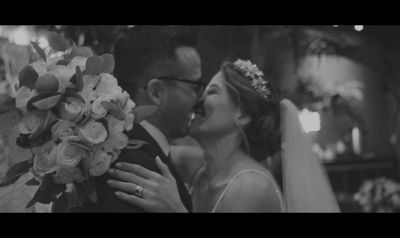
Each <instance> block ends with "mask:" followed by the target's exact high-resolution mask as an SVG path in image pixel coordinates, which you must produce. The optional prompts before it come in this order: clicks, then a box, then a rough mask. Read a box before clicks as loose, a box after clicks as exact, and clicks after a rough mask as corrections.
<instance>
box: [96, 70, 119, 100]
mask: <svg viewBox="0 0 400 238" xmlns="http://www.w3.org/2000/svg"><path fill="white" fill-rule="evenodd" d="M96 93H97V95H121V94H122V88H121V87H120V86H118V81H117V79H116V78H114V76H112V75H111V74H106V73H102V74H100V81H99V83H98V85H97V87H96Z"/></svg>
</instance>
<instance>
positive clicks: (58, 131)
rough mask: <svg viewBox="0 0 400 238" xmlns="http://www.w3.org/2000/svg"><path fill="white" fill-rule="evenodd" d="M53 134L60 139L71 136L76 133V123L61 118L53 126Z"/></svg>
mask: <svg viewBox="0 0 400 238" xmlns="http://www.w3.org/2000/svg"><path fill="white" fill-rule="evenodd" d="M51 132H52V133H53V135H54V136H55V137H56V138H57V139H60V140H65V139H68V138H71V137H73V136H76V135H75V130H74V123H72V122H70V121H66V120H59V121H58V122H57V123H56V124H54V125H53V127H52V128H51Z"/></svg>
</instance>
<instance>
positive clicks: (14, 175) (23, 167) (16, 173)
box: [0, 160, 33, 187]
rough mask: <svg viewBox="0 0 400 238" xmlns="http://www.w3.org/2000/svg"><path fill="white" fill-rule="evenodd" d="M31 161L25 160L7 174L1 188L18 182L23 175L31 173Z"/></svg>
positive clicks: (0, 185) (0, 184)
mask: <svg viewBox="0 0 400 238" xmlns="http://www.w3.org/2000/svg"><path fill="white" fill-rule="evenodd" d="M32 165H33V164H32V161H31V160H24V161H22V162H20V163H18V164H15V165H14V166H12V167H11V168H10V169H9V170H8V171H7V173H6V176H5V178H4V179H3V181H2V182H1V183H0V187H3V186H7V185H10V184H12V183H14V182H16V181H17V180H18V179H19V178H20V177H21V176H22V175H24V174H26V173H27V172H29V169H30V168H31V167H32Z"/></svg>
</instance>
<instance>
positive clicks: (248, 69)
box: [233, 59, 271, 99]
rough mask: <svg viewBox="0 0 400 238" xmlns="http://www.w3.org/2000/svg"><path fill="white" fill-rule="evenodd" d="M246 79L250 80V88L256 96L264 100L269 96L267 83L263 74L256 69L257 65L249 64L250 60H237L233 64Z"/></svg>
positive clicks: (269, 90) (269, 91)
mask: <svg viewBox="0 0 400 238" xmlns="http://www.w3.org/2000/svg"><path fill="white" fill-rule="evenodd" d="M233 64H234V65H235V67H237V68H238V69H239V70H240V71H241V72H242V73H243V74H244V75H245V76H246V77H248V78H251V86H252V87H253V89H254V90H255V91H256V93H257V94H258V95H260V96H261V97H263V98H265V99H269V97H270V96H271V88H270V86H269V82H268V81H266V80H265V79H264V73H263V72H262V71H261V70H259V69H258V67H257V65H255V64H253V63H251V61H250V60H241V59H238V60H236V61H235V62H234V63H233Z"/></svg>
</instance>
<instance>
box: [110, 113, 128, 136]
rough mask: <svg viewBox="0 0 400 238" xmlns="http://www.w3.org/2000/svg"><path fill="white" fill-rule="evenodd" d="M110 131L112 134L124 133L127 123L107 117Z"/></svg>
mask: <svg viewBox="0 0 400 238" xmlns="http://www.w3.org/2000/svg"><path fill="white" fill-rule="evenodd" d="M106 120H107V126H108V130H109V131H112V132H123V131H124V125H125V121H121V120H118V119H117V118H115V117H113V116H111V115H110V116H108V117H106Z"/></svg>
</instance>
